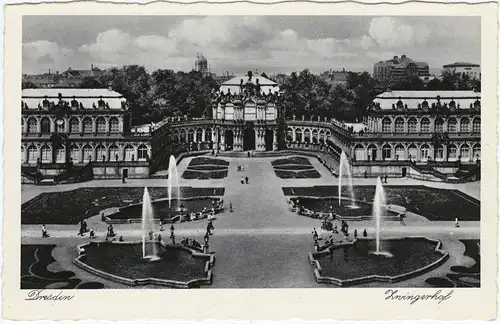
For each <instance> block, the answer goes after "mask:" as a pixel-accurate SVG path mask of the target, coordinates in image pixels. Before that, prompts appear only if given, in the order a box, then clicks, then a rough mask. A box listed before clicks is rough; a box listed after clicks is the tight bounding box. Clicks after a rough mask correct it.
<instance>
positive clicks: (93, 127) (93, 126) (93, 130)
mask: <svg viewBox="0 0 500 324" xmlns="http://www.w3.org/2000/svg"><path fill="white" fill-rule="evenodd" d="M95 120H96V119H95V117H92V133H93V134H95V133H97V125H96V123H95Z"/></svg>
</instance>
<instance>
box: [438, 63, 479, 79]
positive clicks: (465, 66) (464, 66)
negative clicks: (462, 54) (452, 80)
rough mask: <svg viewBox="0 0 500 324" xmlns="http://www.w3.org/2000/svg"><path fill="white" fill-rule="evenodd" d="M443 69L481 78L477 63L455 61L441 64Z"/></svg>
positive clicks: (472, 77) (473, 77)
mask: <svg viewBox="0 0 500 324" xmlns="http://www.w3.org/2000/svg"><path fill="white" fill-rule="evenodd" d="M443 71H448V72H454V73H459V74H467V75H468V76H469V77H470V78H471V79H481V66H480V65H479V64H473V63H466V62H455V63H452V64H446V65H443Z"/></svg>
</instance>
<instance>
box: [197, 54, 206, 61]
mask: <svg viewBox="0 0 500 324" xmlns="http://www.w3.org/2000/svg"><path fill="white" fill-rule="evenodd" d="M196 61H197V62H198V63H207V59H206V58H205V56H203V54H201V53H200V54H198V56H197V58H196Z"/></svg>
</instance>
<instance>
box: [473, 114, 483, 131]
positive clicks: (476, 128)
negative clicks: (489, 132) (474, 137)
mask: <svg viewBox="0 0 500 324" xmlns="http://www.w3.org/2000/svg"><path fill="white" fill-rule="evenodd" d="M472 131H473V132H474V133H481V117H476V118H474V121H472Z"/></svg>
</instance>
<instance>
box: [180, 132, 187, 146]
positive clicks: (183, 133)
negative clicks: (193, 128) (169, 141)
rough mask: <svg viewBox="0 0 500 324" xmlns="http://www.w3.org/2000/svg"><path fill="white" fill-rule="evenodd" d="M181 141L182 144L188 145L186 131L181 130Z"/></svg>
mask: <svg viewBox="0 0 500 324" xmlns="http://www.w3.org/2000/svg"><path fill="white" fill-rule="evenodd" d="M179 140H180V142H181V143H186V130H184V129H181V137H180V139H179Z"/></svg>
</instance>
